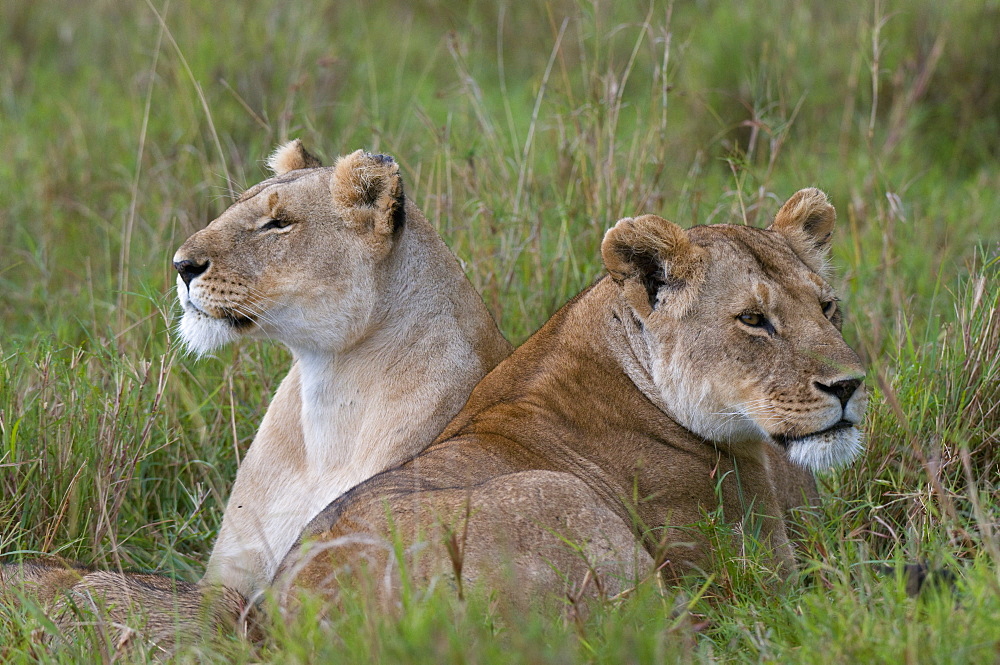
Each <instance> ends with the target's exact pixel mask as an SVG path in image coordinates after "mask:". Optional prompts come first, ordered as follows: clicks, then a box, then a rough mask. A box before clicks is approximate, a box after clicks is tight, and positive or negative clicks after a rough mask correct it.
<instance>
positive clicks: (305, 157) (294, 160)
mask: <svg viewBox="0 0 1000 665" xmlns="http://www.w3.org/2000/svg"><path fill="white" fill-rule="evenodd" d="M320 166H323V164H321V163H320V161H319V160H318V159H317V158H316V157H314V156H313V155H311V154H309V152H308V151H307V150H306V149H305V147H304V146H303V145H302V141H300V140H299V139H293V140H291V141H289V142H288V143H285V144H284V145H279V146H278V147H277V148H276V149H275V151H274V152H272V153H271V156H270V157H268V158H267V168H269V169H271V172H272V173H274V175H285V174H286V173H288V172H289V171H296V170H298V169H314V168H317V167H320Z"/></svg>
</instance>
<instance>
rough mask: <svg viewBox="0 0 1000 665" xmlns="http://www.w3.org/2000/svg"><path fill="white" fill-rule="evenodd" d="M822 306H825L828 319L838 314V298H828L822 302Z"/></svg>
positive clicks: (824, 310)
mask: <svg viewBox="0 0 1000 665" xmlns="http://www.w3.org/2000/svg"><path fill="white" fill-rule="evenodd" d="M820 306H821V307H822V308H823V315H824V316H825V317H826V318H828V319H832V318H833V317H834V316H835V315H836V314H837V301H836V300H827V301H826V302H822V303H820Z"/></svg>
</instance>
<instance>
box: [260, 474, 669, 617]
mask: <svg viewBox="0 0 1000 665" xmlns="http://www.w3.org/2000/svg"><path fill="white" fill-rule="evenodd" d="M387 507H388V510H387ZM314 536H315V538H314V539H313V540H312V541H311V542H309V543H306V544H305V545H304V546H302V547H300V548H298V549H297V550H295V551H293V552H292V554H290V556H289V558H287V559H286V561H285V562H284V563H283V564H282V570H281V571H280V572H279V576H278V577H279V581H278V585H277V588H278V597H279V602H280V603H281V605H282V607H283V609H284V610H286V611H292V612H294V611H295V608H296V607H297V605H298V600H297V597H298V595H299V594H301V593H303V592H304V593H306V594H307V595H316V594H318V595H320V596H323V597H325V598H326V599H327V600H328V601H331V602H333V603H336V602H337V599H338V597H339V594H340V591H341V590H342V589H344V588H347V587H349V588H352V589H353V590H357V589H360V590H361V593H362V594H363V595H365V596H366V597H373V598H372V599H373V600H374V601H375V602H377V603H378V604H379V605H381V606H383V607H392V606H394V605H396V604H397V601H398V599H399V594H400V592H401V589H402V588H403V587H404V586H405V584H404V581H403V579H402V578H403V577H404V576H406V577H407V578H408V579H411V580H413V581H415V582H416V583H417V584H419V585H426V584H429V583H430V582H431V581H432V580H434V579H437V578H446V579H450V580H451V583H452V584H454V586H455V587H456V591H457V592H458V593H459V594H461V593H463V590H465V589H472V588H476V587H479V588H487V589H498V590H500V594H499V597H500V598H501V599H502V600H503V601H504V602H505V603H510V604H511V605H513V606H515V607H525V606H529V605H533V604H535V603H537V602H538V601H539V600H541V599H544V598H546V597H549V598H562V599H566V598H570V599H571V600H573V601H574V602H575V601H576V600H577V599H580V598H586V597H598V596H603V597H611V596H615V595H617V594H619V593H621V592H623V591H626V590H628V589H631V588H632V587H633V586H635V584H636V582H637V580H639V579H642V578H644V577H646V576H648V575H649V574H650V573H651V572H652V570H653V560H652V558H651V557H650V556H649V554H648V553H647V552H646V550H645V549H644V548H643V547H642V545H641V543H640V542H639V541H638V539H637V538H636V536H635V533H634V531H633V529H632V526H631V525H630V524H629V523H628V522H627V521H626V520H625V519H623V518H622V516H621V515H619V514H618V513H616V512H615V511H613V510H612V509H611V508H609V507H608V506H607V505H606V504H605V503H604V502H603V501H602V500H601V499H600V498H599V497H598V496H597V495H596V494H595V493H594V492H593V491H592V490H591V489H590V488H589V487H587V486H586V484H585V483H583V481H581V480H580V479H578V478H577V477H576V476H573V475H571V474H567V473H556V472H551V471H537V470H534V471H524V472H519V473H511V474H506V475H502V476H499V477H497V478H493V479H491V480H489V481H487V482H485V483H482V484H480V485H477V486H476V487H475V488H473V489H468V490H467V489H448V490H431V491H423V492H420V493H418V494H414V495H406V494H404V495H397V496H395V497H393V498H392V499H389V500H385V499H384V498H380V499H373V500H372V501H370V502H364V503H363V504H355V505H353V506H350V507H348V509H347V510H346V511H345V512H344V513H343V514H341V515H339V516H338V518H337V519H336V521H335V522H334V523H333V524H331V525H330V527H329V528H327V529H325V530H324V531H320V532H318V533H317V532H314ZM394 542H399V543H403V544H404V547H405V556H404V559H403V561H402V562H400V561H398V560H397V559H396V557H395V552H397V551H402V550H400V549H399V548H394V546H393V543H394Z"/></svg>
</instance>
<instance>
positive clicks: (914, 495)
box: [0, 0, 1000, 663]
mask: <svg viewBox="0 0 1000 665" xmlns="http://www.w3.org/2000/svg"><path fill="white" fill-rule="evenodd" d="M372 4H376V3H372ZM364 5H365V3H339V2H332V1H329V0H326V1H324V0H304V1H301V2H295V3H278V2H259V3H237V2H221V3H220V2H202V1H193V2H186V3H179V2H169V3H165V2H161V1H160V0H153V2H152V4H151V5H150V4H146V3H142V2H117V1H113V0H94V1H93V2H89V3H65V2H55V1H52V0H40V1H38V2H32V3H27V2H10V3H4V4H3V5H2V7H0V62H3V63H4V65H3V67H0V154H3V156H4V158H3V160H2V161H0V248H2V249H0V556H4V557H6V556H11V557H17V556H19V555H20V553H33V552H59V553H61V554H62V555H63V556H66V557H69V558H75V559H81V560H83V561H86V562H89V563H93V564H95V565H97V566H100V567H117V566H119V565H121V566H124V567H132V568H140V569H156V570H160V571H165V572H169V573H172V574H176V575H178V576H180V577H183V578H186V579H196V578H197V577H198V575H199V573H200V570H201V568H200V566H201V564H202V563H203V562H204V561H205V560H206V558H207V555H208V552H209V550H210V548H211V545H212V540H213V537H214V534H215V533H216V531H217V528H218V525H219V523H220V520H221V513H222V509H223V507H224V503H225V498H226V496H227V492H228V487H229V485H230V483H231V481H232V478H233V477H234V475H235V471H236V466H237V461H238V458H239V456H240V455H241V454H243V452H245V450H246V446H247V445H248V444H249V442H250V440H251V438H252V436H253V433H254V430H255V428H256V424H257V423H258V422H259V421H260V418H261V416H262V414H263V412H264V409H265V408H266V404H267V400H268V398H269V396H270V394H271V393H272V392H273V390H274V389H275V388H276V386H277V382H278V381H279V380H280V378H281V376H282V374H283V372H284V370H285V368H286V366H287V364H288V356H287V354H286V353H285V352H284V351H283V350H282V349H280V348H277V347H273V346H266V345H252V344H246V345H243V346H240V347H238V348H232V349H227V350H225V351H223V352H221V353H219V354H218V357H217V358H213V359H209V360H205V361H201V362H198V363H195V362H194V361H193V359H191V358H189V357H186V356H184V355H183V352H182V351H181V350H180V349H179V348H178V347H177V345H176V342H175V340H174V339H173V334H172V330H171V325H172V324H171V317H172V315H173V313H172V307H173V305H172V298H171V295H170V290H171V288H172V284H173V275H172V270H171V268H170V265H169V261H170V256H171V255H172V253H173V251H174V249H175V248H176V247H177V246H178V245H179V244H180V243H181V242H182V241H183V240H184V238H186V237H187V236H188V235H189V234H190V233H192V232H193V231H195V230H197V229H198V228H201V227H202V226H203V225H204V224H205V223H206V222H207V221H208V220H210V219H211V218H213V217H214V216H216V215H217V214H218V213H219V212H221V211H222V210H223V209H224V208H225V207H226V205H227V203H228V201H229V200H230V193H231V190H232V189H237V190H238V189H241V188H242V187H244V186H246V185H249V184H252V183H253V182H256V181H258V180H260V179H262V178H263V177H264V175H265V173H264V170H263V165H262V161H263V158H264V157H265V156H266V155H267V153H268V152H269V151H270V149H271V148H272V147H273V145H274V144H276V143H277V142H278V141H281V140H284V139H286V138H291V137H301V138H302V139H303V140H304V141H305V142H306V144H307V145H308V146H309V147H310V149H314V150H315V151H316V152H318V153H319V154H320V155H322V156H323V157H324V158H325V159H326V160H327V161H329V160H331V159H332V158H333V157H335V156H336V155H338V154H341V153H345V152H348V151H350V150H353V149H355V148H357V147H366V148H369V149H373V150H380V151H385V152H388V153H390V154H393V155H395V156H396V157H397V158H398V160H399V161H400V163H401V164H402V167H403V173H404V176H405V179H406V185H407V190H408V192H409V193H410V194H411V195H412V196H414V197H415V199H416V201H417V202H418V204H419V205H420V206H421V207H422V208H423V210H424V211H425V213H426V214H427V216H428V218H429V219H430V220H431V221H432V223H433V224H435V225H436V226H437V228H438V229H439V230H440V231H441V233H442V234H443V236H444V237H445V239H446V241H447V242H448V243H449V245H450V246H451V247H452V248H453V250H454V251H455V253H456V254H457V255H458V256H459V257H460V258H461V260H462V261H463V262H464V264H465V267H466V270H467V272H468V274H469V276H470V278H471V279H472V281H473V283H474V284H475V286H476V287H477V288H478V289H479V290H480V291H481V292H482V293H483V295H484V298H485V299H486V302H487V304H488V305H489V307H490V308H491V310H492V311H493V312H494V314H495V315H496V317H497V319H498V321H499V322H500V324H501V327H502V329H503V330H504V332H505V333H506V334H507V335H508V336H509V337H510V338H511V339H512V340H514V341H521V340H523V339H524V338H525V337H526V336H527V335H528V334H530V332H531V331H532V330H534V329H535V328H537V327H538V326H539V325H540V324H541V323H542V322H543V321H544V320H545V319H546V317H547V316H548V315H549V314H551V313H552V312H553V311H554V310H555V308H556V307H558V306H559V305H560V304H561V303H562V302H564V301H565V300H566V299H567V298H568V297H570V296H571V295H573V294H574V293H576V292H577V291H578V290H579V289H581V288H582V287H583V286H585V285H586V284H588V283H589V282H590V281H591V280H592V279H593V278H594V277H595V276H596V275H598V274H599V272H600V262H599V255H598V247H599V243H600V239H601V237H602V234H603V232H604V230H605V229H606V228H608V227H609V226H610V225H611V224H612V223H613V222H614V221H615V220H616V219H618V218H619V217H622V216H627V215H634V214H638V213H643V212H653V213H658V214H661V215H663V216H665V217H667V218H669V219H672V220H674V221H676V222H678V223H681V224H682V225H690V224H694V223H710V222H719V221H734V220H737V221H738V220H741V219H745V220H746V221H748V222H750V223H754V224H763V223H765V222H766V220H767V219H768V217H769V216H771V215H773V213H774V211H775V210H776V209H777V206H778V205H779V203H780V201H782V200H783V199H784V198H786V197H788V196H789V195H790V194H792V193H793V192H794V191H795V190H797V189H799V188H801V187H804V186H809V185H816V186H819V187H821V188H823V189H825V190H826V191H828V192H829V193H830V194H831V196H832V199H833V202H834V204H835V206H836V207H837V209H838V211H839V227H838V233H837V236H836V239H835V250H834V252H835V257H834V258H835V263H836V266H837V268H838V272H839V277H838V280H837V281H838V285H839V287H840V290H841V293H842V296H843V298H844V300H845V305H846V310H847V321H846V325H845V334H846V336H847V338H848V340H849V341H850V342H851V343H852V344H853V345H854V346H855V347H856V348H857V349H858V350H859V352H860V353H861V354H862V355H863V356H864V358H865V360H866V362H867V363H868V365H869V367H870V373H869V385H870V387H871V388H872V390H873V392H874V395H873V397H874V398H873V400H872V406H871V410H870V417H869V424H868V430H869V433H870V437H869V438H870V443H869V449H868V452H867V453H866V455H865V457H864V459H862V460H860V461H859V462H858V463H857V464H856V465H855V466H853V467H852V468H850V469H846V470H842V471H838V472H835V473H831V474H829V475H826V476H824V477H823V478H822V486H823V493H824V502H823V505H822V506H821V508H820V509H818V510H817V511H816V512H815V514H812V515H808V516H805V517H804V519H803V525H802V527H801V528H802V532H803V537H802V541H803V545H802V550H801V554H800V567H801V568H802V570H803V571H804V575H803V580H801V581H800V582H798V583H795V584H793V585H791V586H790V587H788V588H786V589H783V590H781V591H780V592H776V591H773V590H768V587H766V586H765V585H764V583H763V580H764V579H765V578H766V575H765V574H764V573H762V572H759V571H757V569H756V568H755V567H754V566H753V565H752V561H751V562H749V563H744V562H741V560H739V559H738V558H737V557H735V556H733V557H732V558H731V559H730V561H729V563H728V564H727V565H726V566H724V567H722V569H721V571H720V574H719V575H718V576H717V577H716V578H714V579H712V580H711V582H710V583H709V584H707V585H706V586H704V587H702V585H700V584H698V583H692V585H690V586H689V587H682V588H677V589H657V588H655V587H654V585H647V586H644V587H642V588H641V589H640V590H639V591H638V592H637V593H636V594H634V595H633V596H630V597H628V598H626V599H623V600H621V601H619V602H616V603H613V604H608V605H607V606H597V607H596V608H594V609H593V611H592V612H591V614H590V615H589V616H587V617H586V618H579V617H578V618H577V619H574V618H573V617H572V616H570V615H569V614H564V615H563V616H551V615H546V614H544V613H527V614H525V615H523V616H522V615H504V614H503V613H502V612H501V611H500V610H498V609H497V606H496V605H495V604H492V603H490V602H489V601H488V600H484V599H475V598H474V599H473V600H470V601H468V602H459V601H457V600H456V599H455V598H454V597H453V595H452V594H450V593H449V592H447V590H443V589H438V590H436V591H434V592H432V593H431V594H430V595H429V596H428V597H426V598H424V597H422V596H421V597H419V598H416V599H414V602H411V603H409V604H408V605H407V607H406V608H405V609H404V610H403V611H402V612H401V613H400V614H399V616H393V617H383V616H378V615H377V614H376V613H373V612H369V611H366V608H365V607H364V606H363V605H358V606H356V607H348V608H347V610H346V611H345V612H344V613H343V615H342V616H338V617H336V619H335V620H331V621H330V622H329V623H322V622H318V621H308V620H305V621H301V622H298V623H296V624H295V625H291V626H284V625H276V626H272V627H271V628H269V629H268V630H267V631H266V637H265V638H264V640H263V641H262V642H260V643H256V644H246V643H243V642H239V641H236V640H233V639H222V640H219V641H213V642H211V643H210V644H208V645H207V646H205V647H204V648H201V651H199V652H194V653H192V654H189V655H188V659H189V660H209V661H213V660H221V661H227V660H232V661H235V662H254V661H268V662H270V661H275V662H323V661H325V660H328V659H329V660H333V659H334V658H337V659H341V660H349V661H363V660H373V661H380V662H434V663H437V662H446V661H455V662H469V663H490V662H531V663H537V662H552V663H557V662H558V663H561V662H615V663H617V662H660V661H678V662H688V661H692V662H704V661H726V662H729V661H736V662H843V663H853V662H887V663H889V662H891V663H896V662H904V661H905V662H956V663H957V662H994V661H995V659H996V654H997V652H998V651H997V650H998V649H1000V623H998V622H997V621H996V620H995V617H996V616H998V615H1000V607H998V600H997V599H998V598H1000V593H998V591H1000V576H998V569H997V565H998V563H1000V561H998V557H1000V541H998V538H997V535H996V530H997V525H998V524H1000V499H998V490H1000V454H998V452H997V450H998V444H1000V406H998V403H1000V288H998V284H1000V281H998V277H1000V253H998V252H1000V226H998V224H997V219H1000V170H998V169H997V163H998V161H997V158H998V156H1000V138H998V137H1000V131H998V127H1000V111H998V107H997V95H998V93H997V90H998V88H997V86H996V85H995V84H994V83H993V82H994V81H996V80H997V78H998V75H1000V73H998V71H997V68H998V66H1000V65H998V61H997V59H996V58H990V57H987V55H986V54H990V53H996V52H997V51H998V49H1000V36H998V35H1000V33H998V31H997V30H996V29H995V27H996V25H997V21H998V19H1000V8H998V6H997V4H996V3H995V2H992V1H988V0H964V1H961V2H953V3H947V4H941V3H936V2H931V1H930V0H915V1H913V2H901V1H892V0H881V1H876V2H873V3H829V2H795V1H793V0H778V1H776V2H762V1H756V0H755V1H750V2H744V3H726V2H711V1H705V2H698V3H677V4H676V5H668V4H665V3H663V2H660V1H658V0H657V1H654V2H652V3H646V2H641V3H640V2H636V3H628V2H626V3H610V2H607V3H605V2H595V3H588V2H571V1H569V0H552V1H551V2H549V3H546V4H542V3H490V2H484V1H476V2H472V3H443V2H431V1H426V0H425V1H423V2H416V3H413V2H409V3H403V2H395V1H392V2H384V3H377V7H367V6H364ZM158 14H159V16H162V19H163V22H162V23H161V22H160V20H159V17H158ZM914 559H925V560H927V561H929V562H931V563H933V564H934V565H942V566H947V567H949V568H950V569H951V570H953V571H955V573H956V574H957V576H958V580H957V582H956V594H955V596H954V597H953V596H951V595H949V594H939V595H932V596H930V597H928V598H925V599H922V600H920V601H914V600H912V599H907V598H906V597H905V594H903V593H902V590H901V585H900V583H899V581H898V580H896V579H893V578H892V576H889V577H888V578H885V577H879V576H878V575H876V574H875V573H874V569H873V566H872V565H871V562H872V561H889V562H902V561H911V560H914ZM3 612H4V614H0V660H5V661H10V662H23V661H34V660H43V661H51V662H74V661H78V660H79V661H88V662H89V661H92V660H94V658H95V652H94V651H92V650H91V649H89V648H88V647H86V646H82V645H73V644H49V645H47V646H39V645H36V644H34V639H33V636H34V635H35V634H37V633H38V632H42V633H44V632H45V628H44V621H43V619H42V618H41V617H40V616H38V615H37V614H32V613H31V611H30V610H27V609H26V610H17V611H13V610H3ZM570 614H571V613H570ZM96 653H97V656H98V657H99V658H100V659H103V660H113V659H114V658H115V657H116V656H115V652H114V649H113V645H112V646H108V647H106V649H105V650H104V651H99V652H96ZM199 654H200V655H199ZM136 657H138V658H140V659H141V658H142V657H143V654H142V653H141V652H140V653H138V654H136Z"/></svg>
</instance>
